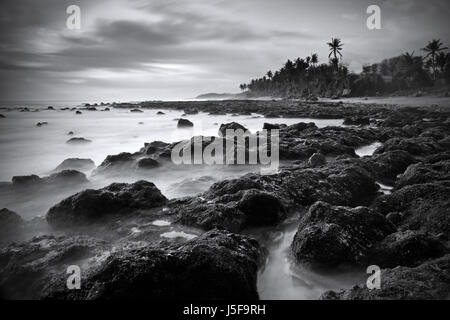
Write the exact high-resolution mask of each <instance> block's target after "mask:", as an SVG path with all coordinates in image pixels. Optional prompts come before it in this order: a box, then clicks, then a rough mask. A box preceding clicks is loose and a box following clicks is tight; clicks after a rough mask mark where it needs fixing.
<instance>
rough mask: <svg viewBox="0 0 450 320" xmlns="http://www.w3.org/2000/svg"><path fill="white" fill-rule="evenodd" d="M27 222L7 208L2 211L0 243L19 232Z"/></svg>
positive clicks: (0, 213) (0, 212)
mask: <svg viewBox="0 0 450 320" xmlns="http://www.w3.org/2000/svg"><path fill="white" fill-rule="evenodd" d="M24 223H25V221H24V220H23V219H22V218H21V217H20V216H19V215H18V214H17V213H15V212H13V211H10V210H8V209H6V208H3V209H1V210H0V242H2V240H3V239H4V238H7V237H8V236H10V235H11V234H13V233H15V232H17V230H19V229H20V228H21V227H22V226H23V225H24Z"/></svg>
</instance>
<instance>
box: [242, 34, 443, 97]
mask: <svg viewBox="0 0 450 320" xmlns="http://www.w3.org/2000/svg"><path fill="white" fill-rule="evenodd" d="M327 45H328V48H329V55H328V62H327V63H322V64H319V57H318V55H317V53H313V54H311V55H310V56H307V57H305V58H297V59H295V60H290V59H289V60H287V61H286V63H285V64H284V65H283V66H282V67H281V68H280V69H279V70H276V71H275V72H272V71H271V70H269V71H267V73H266V74H265V75H264V76H263V77H261V78H258V79H252V80H251V81H250V82H249V83H245V84H241V85H240V89H241V90H243V91H245V92H246V93H247V94H248V95H250V96H274V97H283V98H310V99H311V98H315V97H317V96H322V97H340V96H373V95H379V94H387V93H392V92H396V91H402V90H419V89H421V88H425V87H431V86H433V85H446V84H449V83H450V53H448V52H447V50H448V48H447V47H444V44H443V43H442V42H441V40H440V39H433V40H431V41H429V42H428V44H427V45H426V46H425V47H424V48H422V49H421V50H422V51H423V52H424V55H423V56H420V55H415V52H414V51H413V52H406V53H404V54H402V55H400V56H397V57H393V58H390V59H385V60H383V61H381V62H380V63H376V64H372V65H364V66H363V70H362V72H361V73H360V74H356V73H352V72H350V71H349V68H348V66H347V65H345V64H344V63H343V62H342V58H343V54H342V51H343V47H344V44H343V42H342V40H341V39H339V38H332V39H331V41H330V42H328V43H327Z"/></svg>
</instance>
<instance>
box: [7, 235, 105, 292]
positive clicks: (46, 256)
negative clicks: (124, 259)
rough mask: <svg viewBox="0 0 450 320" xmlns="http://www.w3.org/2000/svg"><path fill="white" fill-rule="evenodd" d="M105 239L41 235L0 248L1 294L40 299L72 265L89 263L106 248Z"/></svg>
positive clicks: (94, 261)
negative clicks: (50, 285) (51, 284)
mask: <svg viewBox="0 0 450 320" xmlns="http://www.w3.org/2000/svg"><path fill="white" fill-rule="evenodd" d="M105 247H106V245H105V243H104V242H103V241H100V240H97V239H93V238H90V237H87V236H74V237H54V236H47V235H45V236H39V237H35V238H33V239H32V240H29V241H26V242H24V243H19V244H17V243H14V244H11V245H9V246H7V247H4V248H1V249H0V297H1V298H2V299H40V298H42V297H43V296H45V293H46V290H47V289H48V286H49V284H50V283H52V282H53V281H54V280H55V279H60V278H61V279H63V280H64V281H62V282H61V283H60V285H62V286H64V288H66V282H65V281H66V280H67V277H68V275H67V273H66V271H67V267H68V266H69V265H80V264H81V263H83V265H85V266H89V265H90V264H91V263H94V264H95V263H96V262H97V260H98V257H99V255H100V253H102V252H104V251H106V250H105V249H104V248H105Z"/></svg>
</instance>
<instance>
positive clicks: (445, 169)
mask: <svg viewBox="0 0 450 320" xmlns="http://www.w3.org/2000/svg"><path fill="white" fill-rule="evenodd" d="M441 180H450V160H445V161H440V162H435V163H432V164H430V163H422V162H421V163H417V164H413V165H411V166H409V167H408V169H406V171H405V172H404V173H403V174H402V175H401V176H400V177H399V179H398V181H397V183H396V185H395V187H396V188H397V189H400V188H402V187H404V186H407V185H413V184H423V183H428V182H434V181H441Z"/></svg>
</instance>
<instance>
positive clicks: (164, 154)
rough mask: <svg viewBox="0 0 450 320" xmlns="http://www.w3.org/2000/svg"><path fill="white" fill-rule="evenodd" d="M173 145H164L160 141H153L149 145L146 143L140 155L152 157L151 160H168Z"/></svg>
mask: <svg viewBox="0 0 450 320" xmlns="http://www.w3.org/2000/svg"><path fill="white" fill-rule="evenodd" d="M173 146H174V144H170V143H165V142H162V141H153V142H151V143H146V144H145V145H144V148H143V149H141V150H140V152H141V153H143V154H146V155H148V156H150V155H151V156H153V158H155V159H156V158H166V159H170V158H171V156H172V147H173Z"/></svg>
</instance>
